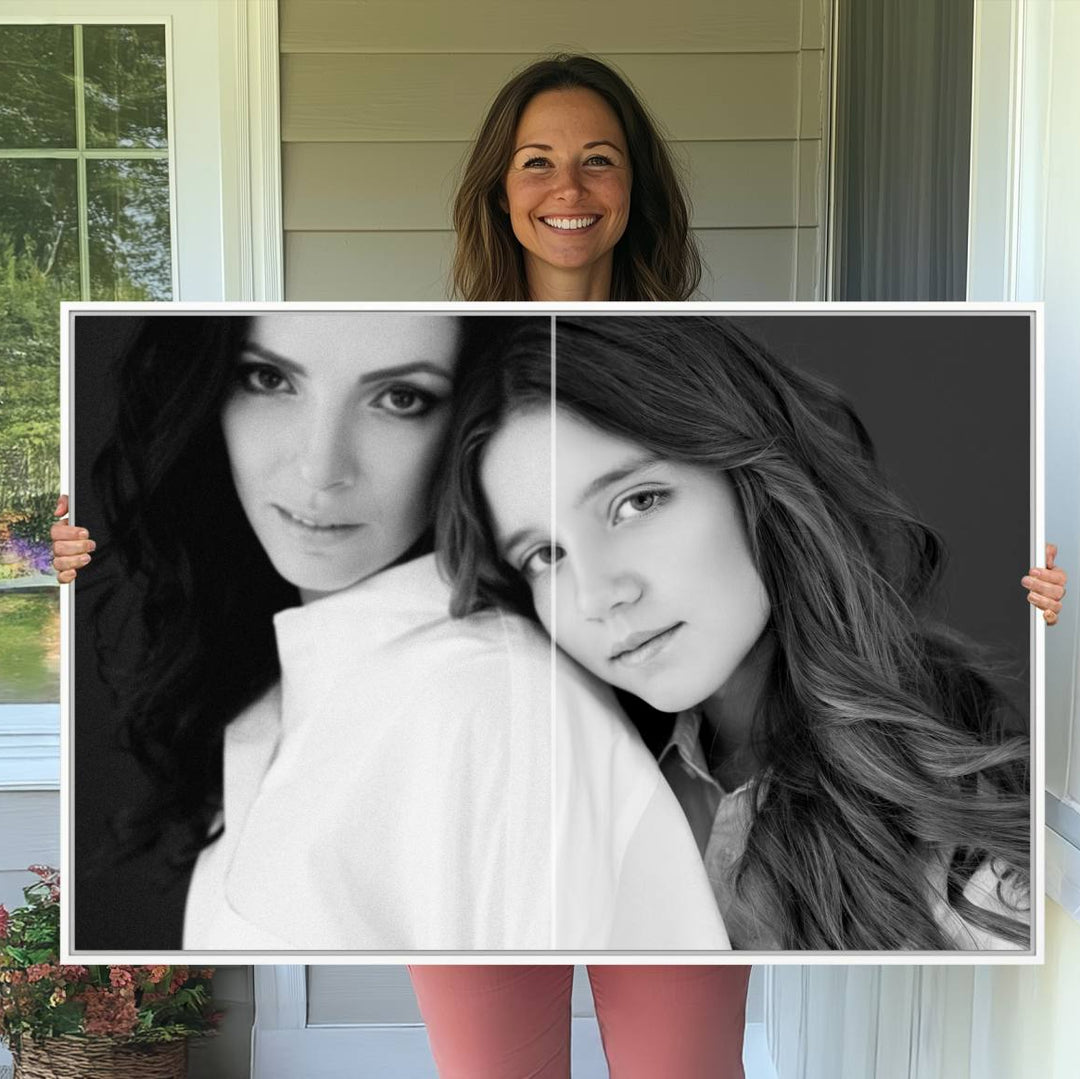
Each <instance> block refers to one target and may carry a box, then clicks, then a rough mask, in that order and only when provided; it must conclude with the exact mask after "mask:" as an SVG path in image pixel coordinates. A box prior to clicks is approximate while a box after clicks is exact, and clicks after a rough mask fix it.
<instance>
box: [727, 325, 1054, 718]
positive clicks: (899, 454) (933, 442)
mask: <svg viewBox="0 0 1080 1079" xmlns="http://www.w3.org/2000/svg"><path fill="white" fill-rule="evenodd" d="M735 321H737V322H738V324H739V325H740V326H741V327H742V328H743V329H744V330H745V331H746V332H747V333H748V334H750V335H751V336H752V337H754V338H755V339H756V340H758V341H760V342H761V343H763V344H765V345H767V346H768V347H769V348H770V349H771V350H772V351H773V352H775V353H776V354H777V355H778V356H780V357H781V358H782V359H784V360H786V361H787V362H789V363H791V364H793V365H795V366H799V367H802V368H803V369H805V370H807V371H809V372H812V373H814V374H817V375H819V376H820V377H821V378H823V379H825V380H826V381H828V382H831V383H832V384H833V385H834V386H836V387H838V388H839V389H840V390H841V391H842V392H843V393H844V395H845V396H846V397H847V398H848V400H849V401H850V402H851V403H852V405H854V407H855V411H856V412H857V413H858V415H859V418H860V419H861V420H862V421H863V423H864V424H865V425H866V428H867V430H868V431H869V432H870V436H871V437H872V438H873V440H874V445H875V447H876V449H877V453H878V461H879V463H880V464H881V466H882V468H883V469H884V471H885V474H886V475H887V476H888V478H889V479H890V481H891V482H892V485H893V487H894V489H895V490H896V491H897V492H898V493H899V494H900V495H901V496H902V497H903V498H904V500H905V501H906V502H907V503H908V505H909V506H911V507H912V508H914V509H915V511H916V512H917V513H918V514H919V516H921V517H922V519H923V520H924V521H926V522H927V523H928V524H930V525H932V526H933V527H934V528H935V529H937V530H938V531H939V532H940V533H941V535H942V536H943V537H944V539H945V543H946V546H947V548H948V553H949V560H948V563H947V566H946V571H945V575H944V578H943V581H942V588H941V592H940V595H939V604H938V612H939V614H940V615H941V617H942V618H943V619H944V620H945V621H946V622H947V623H948V624H949V625H950V626H952V627H953V628H954V629H957V630H960V631H961V632H962V633H964V634H966V635H968V636H970V637H971V638H973V639H974V640H976V641H977V642H979V643H980V644H983V645H986V646H988V647H989V648H990V649H991V650H992V653H993V654H994V655H995V656H996V657H997V658H998V659H999V661H1000V662H1001V663H1002V664H1003V665H1004V666H1005V668H1006V670H1007V671H1008V672H1009V673H1012V672H1015V673H1016V675H1017V677H1018V679H1019V683H1018V685H1017V689H1018V691H1019V695H1020V696H1019V700H1020V703H1022V704H1026V703H1027V700H1028V684H1027V678H1028V668H1029V641H1030V634H1031V614H1030V608H1029V605H1028V604H1027V603H1026V602H1025V599H1024V592H1023V589H1022V588H1021V586H1020V578H1021V576H1023V574H1024V573H1025V572H1026V571H1027V568H1028V566H1030V565H1031V537H1032V536H1033V534H1034V533H1033V530H1032V528H1031V525H1030V505H1031V453H1030V447H1031V445H1032V442H1031V424H1032V419H1031V415H1032V411H1031V407H1030V386H1031V322H1030V319H1029V318H1028V317H1027V316H1026V315H1016V314H1009V313H1001V314H994V313H988V314H965V313H948V314H940V315H894V314H886V313H883V314H876V315H858V314H855V315H853V314H841V313H829V314H826V315H806V314H792V315H787V316H782V317H781V316H776V315H771V316H769V315H763V316H760V317H746V318H740V319H737V320H735ZM1048 538H1049V539H1051V540H1052V539H1053V536H1050V537H1048ZM1042 561H1043V559H1042V557H1041V555H1040V557H1039V563H1040V564H1041V563H1042Z"/></svg>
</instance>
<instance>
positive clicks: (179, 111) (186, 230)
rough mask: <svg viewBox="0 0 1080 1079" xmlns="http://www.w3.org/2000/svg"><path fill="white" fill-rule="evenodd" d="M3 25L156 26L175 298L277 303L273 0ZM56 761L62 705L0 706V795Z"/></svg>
mask: <svg viewBox="0 0 1080 1079" xmlns="http://www.w3.org/2000/svg"><path fill="white" fill-rule="evenodd" d="M0 23H5V24H10V23H17V24H31V25H32V24H47V23H63V24H78V23H81V24H84V25H93V24H109V23H122V24H129V25H133V24H154V23H156V24H160V25H164V26H165V45H166V58H167V92H168V120H169V174H170V203H171V205H170V227H171V231H172V256H173V298H174V299H175V300H280V299H282V297H283V294H284V284H283V270H282V266H283V231H282V226H281V164H280V117H279V110H278V5H277V0H111V2H107V0H106V2H103V0H0ZM66 460H67V457H66V454H62V465H61V485H62V487H63V488H64V489H65V490H67V489H68V486H69V483H70V477H69V476H68V475H67V474H66ZM64 596H65V593H61V610H62V617H67V614H66V613H65V612H64V606H65V603H66V600H65V599H64ZM64 692H65V690H64V686H63V684H62V686H61V698H63V696H64ZM59 758H60V707H59V705H57V704H45V705H26V704H11V705H7V704H5V705H0V791H9V790H57V789H58V787H59Z"/></svg>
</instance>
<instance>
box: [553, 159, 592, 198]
mask: <svg viewBox="0 0 1080 1079" xmlns="http://www.w3.org/2000/svg"><path fill="white" fill-rule="evenodd" d="M555 186H556V191H555V195H556V197H557V198H561V199H566V200H567V201H568V202H573V201H576V200H577V199H580V198H581V197H582V196H583V195H584V194H585V177H584V175H583V173H582V172H581V170H580V169H579V168H578V167H577V165H567V166H566V168H564V169H560V170H559V172H558V174H557V175H556V177H555Z"/></svg>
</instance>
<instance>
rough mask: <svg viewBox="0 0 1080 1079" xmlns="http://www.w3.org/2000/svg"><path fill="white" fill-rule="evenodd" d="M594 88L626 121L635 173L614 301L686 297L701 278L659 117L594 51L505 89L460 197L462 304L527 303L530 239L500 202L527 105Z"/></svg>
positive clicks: (456, 276)
mask: <svg viewBox="0 0 1080 1079" xmlns="http://www.w3.org/2000/svg"><path fill="white" fill-rule="evenodd" d="M575 89H585V90H591V91H592V92H593V93H595V94H599V95H600V97H602V98H603V99H604V101H606V102H607V104H608V105H609V106H610V107H611V108H612V110H613V111H614V113H615V115H616V116H617V117H618V119H619V123H620V124H621V125H622V129H623V132H624V134H625V135H626V141H627V151H628V153H629V155H630V165H631V168H632V169H633V180H632V186H631V190H630V217H629V220H628V221H627V223H626V231H625V232H624V233H623V235H622V238H621V239H620V240H619V242H618V243H617V244H616V245H615V251H614V264H613V267H612V277H611V297H610V298H611V299H612V300H686V299H689V298H690V296H691V295H692V294H693V292H694V290H695V289H696V288H697V286H698V282H699V281H700V280H701V258H700V256H699V255H698V252H697V248H696V247H695V246H694V240H693V237H692V236H691V234H690V213H689V209H688V201H687V198H686V195H685V194H684V192H683V190H682V186H681V184H680V182H679V178H678V175H677V173H676V170H675V166H674V165H673V163H672V160H671V156H670V154H669V153H668V150H667V146H666V145H665V143H664V140H663V138H661V136H660V134H659V132H658V129H657V125H656V123H655V121H654V120H653V119H652V118H651V117H650V116H649V113H648V110H647V109H646V108H645V106H644V105H643V104H642V103H641V100H640V99H639V98H638V96H637V95H636V94H635V93H634V91H633V90H632V89H631V88H630V85H629V84H628V83H627V82H626V80H625V79H624V78H623V77H622V76H621V75H619V74H617V73H616V72H615V71H614V70H613V69H612V68H611V67H609V66H608V65H607V64H604V63H601V62H600V61H599V60H596V59H593V58H592V57H591V56H573V55H558V56H552V57H548V58H546V59H543V60H538V61H536V62H535V63H533V64H530V65H529V66H528V67H527V68H525V70H524V71H521V72H519V73H518V74H517V75H515V76H514V77H513V78H512V79H511V80H510V81H509V82H508V83H507V84H506V85H505V86H504V87H503V88H502V89H501V90H500V91H499V93H498V95H497V96H496V98H495V100H494V102H492V105H491V108H490V109H488V113H487V116H485V117H484V122H483V124H482V125H481V127H480V131H479V133H478V134H477V136H476V141H475V142H474V143H473V148H472V151H471V153H470V154H469V159H468V162H467V163H466V165H465V172H464V175H463V176H462V179H461V183H460V185H459V186H458V190H457V195H456V196H455V198H454V229H455V231H456V232H457V248H456V250H455V251H454V267H453V284H454V288H453V293H454V297H455V298H456V299H462V300H511V301H513V300H518V301H520V300H527V299H529V293H528V286H527V284H526V281H525V266H524V260H523V257H522V251H521V245H520V244H519V243H518V241H517V239H516V238H515V236H514V233H513V230H512V229H511V227H510V217H509V215H508V214H507V212H506V211H505V210H504V209H503V207H502V205H501V202H500V199H501V197H502V194H503V180H504V178H505V176H506V170H507V168H508V167H509V163H510V156H511V154H512V152H513V148H514V133H515V131H516V130H517V125H518V121H519V120H520V119H521V114H522V112H523V111H524V109H525V106H526V105H528V103H529V102H530V101H531V100H532V99H533V98H534V97H536V95H537V94H540V93H543V92H544V91H545V90H575Z"/></svg>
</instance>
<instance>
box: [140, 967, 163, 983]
mask: <svg viewBox="0 0 1080 1079" xmlns="http://www.w3.org/2000/svg"><path fill="white" fill-rule="evenodd" d="M143 970H144V971H145V972H146V977H147V980H148V981H151V982H153V983H154V984H155V985H157V983H158V982H160V981H161V979H162V978H164V977H165V975H166V974H168V973H169V968H168V967H165V966H152V967H143Z"/></svg>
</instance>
